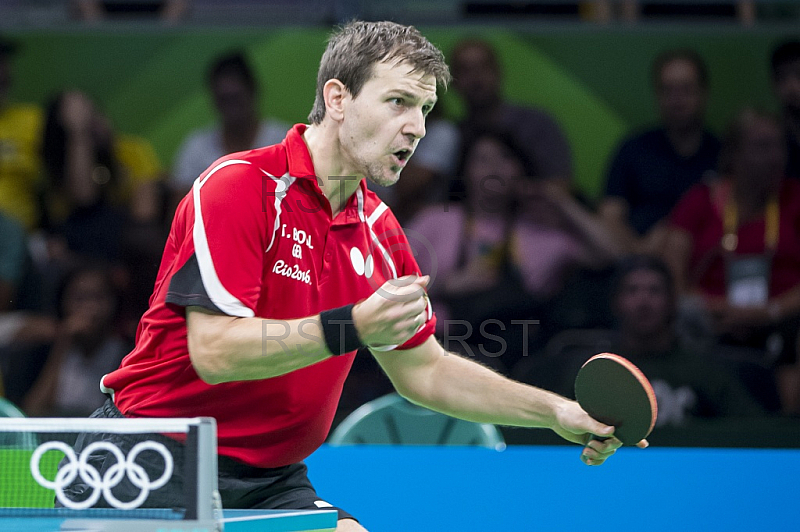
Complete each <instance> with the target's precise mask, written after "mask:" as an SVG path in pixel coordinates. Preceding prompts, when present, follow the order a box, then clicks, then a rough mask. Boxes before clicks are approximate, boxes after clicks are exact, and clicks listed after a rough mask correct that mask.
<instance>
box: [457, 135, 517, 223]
mask: <svg viewBox="0 0 800 532" xmlns="http://www.w3.org/2000/svg"><path fill="white" fill-rule="evenodd" d="M524 174H525V168H524V166H523V164H522V162H521V161H520V160H519V159H518V158H517V157H516V156H515V155H514V153H512V152H511V150H510V149H508V148H507V147H506V146H504V145H503V144H502V143H501V142H499V141H498V140H496V139H493V138H491V137H483V138H481V139H479V140H477V141H476V142H475V143H474V144H473V145H472V149H471V150H470V153H469V154H468V155H467V160H466V162H465V164H464V178H465V179H466V181H467V186H468V191H469V195H470V197H471V198H473V199H474V200H475V201H476V204H477V209H478V211H479V214H506V213H507V212H508V209H509V208H510V207H511V205H512V203H513V199H514V195H515V192H516V191H517V190H518V186H517V183H518V182H520V180H521V179H522V178H524V177H525V175H524Z"/></svg>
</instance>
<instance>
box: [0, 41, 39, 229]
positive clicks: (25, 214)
mask: <svg viewBox="0 0 800 532" xmlns="http://www.w3.org/2000/svg"><path fill="white" fill-rule="evenodd" d="M16 48H17V47H16V45H15V44H14V43H12V42H11V41H8V40H6V39H4V38H2V37H0V211H2V212H4V213H6V214H7V215H8V216H11V217H12V218H14V219H15V220H17V221H18V222H19V223H21V224H22V226H23V227H24V228H25V229H26V230H27V231H30V230H32V229H34V228H36V227H38V225H39V222H40V220H39V216H40V212H39V204H38V198H37V193H38V190H39V185H40V183H39V179H40V177H39V173H40V170H41V159H40V157H39V143H40V142H41V130H42V111H41V109H39V108H38V107H35V106H33V105H29V104H20V103H13V102H11V101H10V93H11V86H12V83H13V79H12V72H11V70H12V66H11V62H12V59H13V55H14V53H15V51H16Z"/></svg>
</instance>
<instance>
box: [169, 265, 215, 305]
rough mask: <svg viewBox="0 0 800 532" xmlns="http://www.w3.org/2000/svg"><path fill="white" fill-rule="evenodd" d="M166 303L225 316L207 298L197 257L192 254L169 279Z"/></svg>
mask: <svg viewBox="0 0 800 532" xmlns="http://www.w3.org/2000/svg"><path fill="white" fill-rule="evenodd" d="M167 303H174V304H175V305H180V306H182V307H190V306H194V307H203V308H204V309H208V310H210V311H212V312H219V313H220V314H225V313H224V312H222V311H221V310H220V309H219V308H218V307H217V306H216V305H215V304H214V303H213V302H212V301H211V298H210V297H208V293H207V292H206V287H205V286H204V285H203V278H202V277H201V276H200V266H199V265H198V264H197V256H196V255H195V254H194V253H192V256H191V257H189V260H187V261H186V264H184V265H183V266H182V267H181V269H180V270H178V271H177V272H175V275H173V276H172V279H170V281H169V291H168V292H167Z"/></svg>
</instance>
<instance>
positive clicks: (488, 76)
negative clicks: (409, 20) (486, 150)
mask: <svg viewBox="0 0 800 532" xmlns="http://www.w3.org/2000/svg"><path fill="white" fill-rule="evenodd" d="M450 64H451V66H452V73H453V88H454V89H455V91H456V92H457V93H458V95H459V96H460V97H461V98H462V99H463V101H464V104H465V107H466V116H465V118H464V120H463V122H462V123H461V130H462V132H463V134H464V136H465V137H469V136H474V135H475V134H476V133H477V132H480V131H483V130H486V129H491V130H494V131H506V132H508V133H509V134H510V135H512V136H513V138H514V142H515V143H516V144H517V145H519V146H520V147H522V149H523V150H524V151H525V153H526V158H527V159H528V160H529V161H530V162H531V164H532V168H531V171H530V173H529V175H530V176H531V177H535V178H537V179H544V180H550V181H553V182H555V183H559V184H560V185H562V186H563V188H564V189H565V190H569V188H570V181H571V179H572V158H571V157H572V156H571V153H570V147H569V143H568V142H567V139H566V137H565V136H564V133H563V132H562V131H561V128H560V127H559V126H558V124H557V123H556V122H555V120H553V118H552V117H550V116H549V115H548V114H547V113H546V112H544V111H543V110H541V109H535V108H531V107H522V106H519V105H512V104H511V103H508V102H507V101H505V100H504V98H503V89H502V82H503V76H502V71H501V68H500V61H499V58H498V57H497V54H496V52H495V50H494V49H493V48H492V46H491V45H490V44H489V43H487V42H485V41H481V40H477V39H469V40H465V41H462V42H460V43H459V44H457V45H456V47H455V49H454V50H453V52H452V54H451V61H450ZM459 177H460V176H459ZM457 188H458V186H457ZM456 192H458V193H460V192H462V189H458V190H457V191H456Z"/></svg>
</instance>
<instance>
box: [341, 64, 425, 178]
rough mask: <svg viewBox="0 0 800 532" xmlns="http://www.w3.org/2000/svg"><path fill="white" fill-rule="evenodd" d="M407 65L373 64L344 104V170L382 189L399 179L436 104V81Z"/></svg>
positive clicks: (422, 135) (422, 134)
mask: <svg viewBox="0 0 800 532" xmlns="http://www.w3.org/2000/svg"><path fill="white" fill-rule="evenodd" d="M412 70H413V67H412V66H411V65H409V64H408V63H405V62H402V63H395V64H388V63H377V64H375V65H374V66H373V72H372V77H371V78H370V79H369V80H368V81H367V82H366V83H365V84H364V86H363V87H362V89H361V91H360V92H359V93H358V96H356V97H355V98H353V97H352V96H351V95H350V94H349V93H348V94H347V95H346V96H345V99H344V102H343V118H342V121H341V124H340V127H339V142H340V146H341V152H342V157H343V168H344V169H345V170H346V171H348V172H352V173H353V174H354V175H363V176H365V177H366V178H367V179H369V180H370V181H372V182H373V183H375V184H378V185H381V186H389V185H393V184H394V183H396V182H397V180H398V179H399V177H400V171H401V170H402V169H403V168H404V167H405V165H406V162H407V161H408V159H409V157H411V155H412V154H413V153H414V150H415V149H416V147H417V143H418V142H419V139H421V138H422V137H424V136H425V117H426V116H427V114H428V113H429V112H430V111H431V109H433V106H434V104H435V103H436V78H435V77H434V76H433V75H427V74H424V73H421V72H412Z"/></svg>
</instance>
